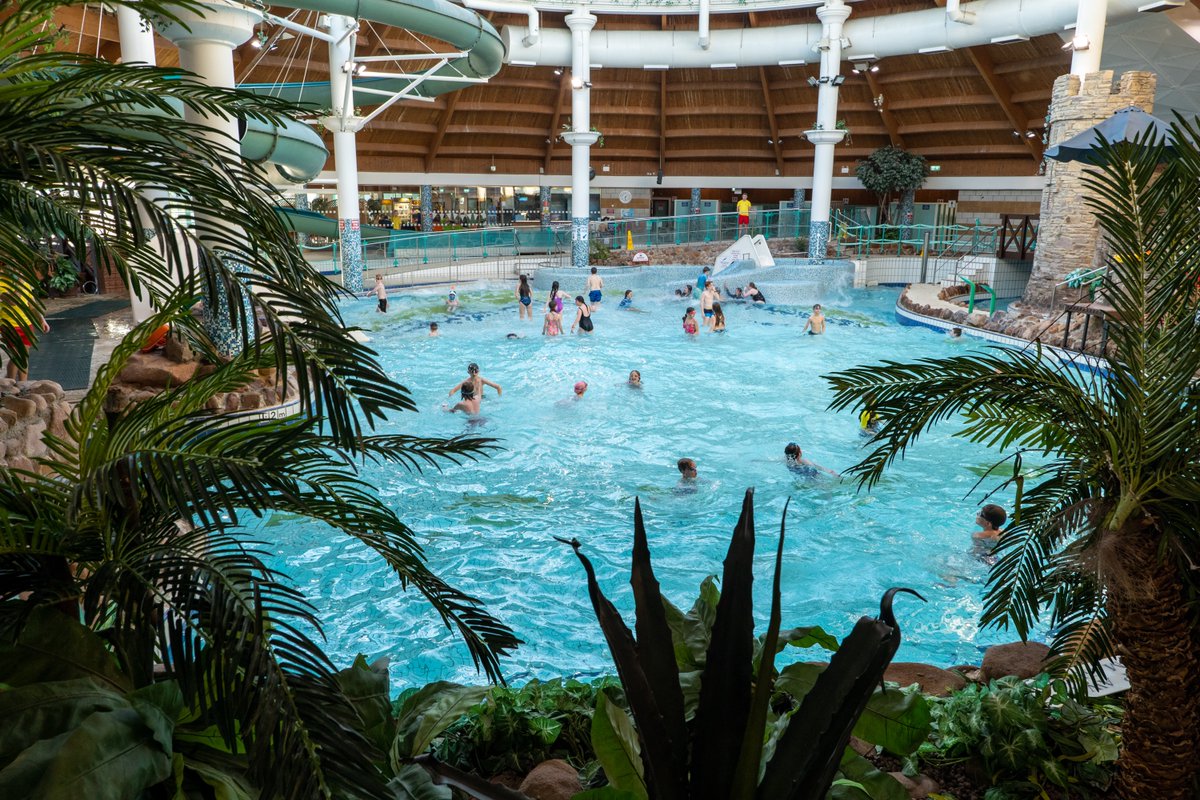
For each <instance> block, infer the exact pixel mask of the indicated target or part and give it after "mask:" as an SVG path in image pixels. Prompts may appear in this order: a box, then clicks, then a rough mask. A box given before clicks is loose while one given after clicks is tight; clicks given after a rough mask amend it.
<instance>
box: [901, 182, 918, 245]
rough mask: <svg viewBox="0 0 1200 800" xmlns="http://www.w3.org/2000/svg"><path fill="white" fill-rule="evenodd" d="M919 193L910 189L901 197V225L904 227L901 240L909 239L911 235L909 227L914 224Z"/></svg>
mask: <svg viewBox="0 0 1200 800" xmlns="http://www.w3.org/2000/svg"><path fill="white" fill-rule="evenodd" d="M916 201H917V193H916V191H915V190H913V189H909V190H908V191H906V192H904V194H902V195H900V224H901V225H902V226H903V227H902V228H901V229H900V238H901V239H908V238H909V237H910V235H911V231H910V229H909V226H911V225H912V224H913V209H914V207H915V206H916Z"/></svg>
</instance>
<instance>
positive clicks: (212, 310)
mask: <svg viewBox="0 0 1200 800" xmlns="http://www.w3.org/2000/svg"><path fill="white" fill-rule="evenodd" d="M225 264H226V266H228V268H229V270H230V271H231V272H237V273H245V272H249V271H250V270H249V268H248V267H247V266H246V265H244V264H241V263H239V262H236V261H229V260H227V261H226V262H225ZM243 285H245V284H243ZM245 291H246V294H245V295H244V296H243V300H242V319H241V322H242V324H243V325H245V326H246V328H247V329H248V330H253V329H254V326H255V324H256V322H255V319H254V308H253V307H252V306H251V305H250V295H249V292H250V288H249V286H246V289H245ZM201 292H202V296H203V298H204V328H205V330H206V331H207V332H208V336H209V338H210V339H212V343H213V347H215V348H216V349H217V353H219V354H220V355H222V356H224V357H225V358H232V357H233V356H236V355H237V354H238V353H240V352H242V332H241V331H240V330H238V329H237V328H236V327H235V326H234V324H233V319H232V318H231V317H230V314H229V297H228V295H226V294H225V293H224V292H222V293H220V294H218V295H217V296H216V297H213V296H212V295H210V294H209V293H208V282H207V281H205V282H204V286H203V287H202V289H201Z"/></svg>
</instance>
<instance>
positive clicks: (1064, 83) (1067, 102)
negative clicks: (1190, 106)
mask: <svg viewBox="0 0 1200 800" xmlns="http://www.w3.org/2000/svg"><path fill="white" fill-rule="evenodd" d="M1156 81H1157V78H1156V76H1155V75H1154V73H1151V72H1126V73H1125V74H1124V75H1122V76H1121V79H1120V81H1119V82H1118V83H1117V85H1116V86H1115V87H1114V86H1113V73H1112V71H1111V70H1104V71H1102V72H1094V73H1088V74H1087V75H1086V76H1084V79H1083V80H1082V81H1081V80H1080V77H1079V76H1078V75H1063V76H1061V77H1059V78H1058V79H1057V80H1056V81H1055V82H1054V90H1053V92H1052V93H1051V98H1050V144H1051V145H1056V144H1058V143H1060V142H1062V141H1064V140H1065V139H1069V138H1071V137H1072V136H1074V135H1075V134H1077V133H1080V132H1081V131H1083V130H1085V129H1087V128H1090V127H1091V126H1092V125H1095V124H1096V123H1098V122H1101V121H1103V120H1105V119H1107V118H1109V117H1111V116H1112V115H1113V112H1115V111H1116V110H1117V109H1119V108H1124V107H1125V106H1131V105H1133V106H1138V107H1139V108H1142V109H1143V110H1145V111H1147V112H1149V111H1150V110H1151V109H1152V108H1153V106H1154V89H1155V83H1156ZM1083 170H1084V165H1083V164H1079V163H1076V162H1066V163H1063V162H1060V161H1052V160H1050V159H1047V160H1046V188H1045V190H1044V191H1043V192H1042V204H1041V210H1040V212H1039V215H1040V218H1041V221H1040V223H1039V226H1038V244H1037V251H1036V253H1035V255H1034V262H1033V274H1032V275H1031V276H1030V278H1029V285H1028V286H1026V288H1025V297H1024V303H1025V304H1026V305H1028V306H1037V307H1043V308H1044V307H1047V306H1048V305H1049V304H1050V301H1051V297H1052V295H1053V292H1054V286H1055V284H1057V283H1060V282H1061V281H1062V280H1063V279H1064V277H1065V276H1066V275H1067V273H1069V272H1070V271H1071V270H1074V269H1079V268H1084V269H1087V268H1089V267H1092V266H1095V265H1096V262H1097V259H1098V256H1097V251H1098V248H1099V244H1100V230H1099V226H1098V224H1097V223H1096V218H1095V216H1094V215H1093V214H1092V212H1091V211H1090V210H1088V207H1087V204H1086V202H1085V191H1084V186H1083V181H1082V176H1083Z"/></svg>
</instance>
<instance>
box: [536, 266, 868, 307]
mask: <svg viewBox="0 0 1200 800" xmlns="http://www.w3.org/2000/svg"><path fill="white" fill-rule="evenodd" d="M702 269H703V267H699V266H689V265H682V264H659V265H652V266H647V267H600V268H598V274H599V275H600V277H601V278H603V279H604V290H605V293H606V294H612V293H614V292H615V293H616V294H617V296H618V297H619V296H620V294H621V293H623V292H624V291H625V290H626V289H634V290H642V291H643V292H646V293H647V294H648V296H650V297H658V296H661V297H671V296H672V295H674V293H675V290H677V289H683V288H685V287H687V286H692V287H695V285H696V280H697V279H698V278H699V277H700V273H701V270H702ZM590 272H591V268H586V269H571V268H558V269H541V270H538V271H537V273H536V275H535V276H534V280H533V284H534V288H535V289H537V290H541V291H549V289H550V285H551V284H552V283H553V282H554V281H558V282H559V284H560V285H561V286H563V287H572V286H574V287H578V286H581V285H583V284H584V283H585V282H586V281H587V276H588V274H589V273H590ZM712 280H715V281H716V282H717V285H718V286H719V287H724V288H725V289H728V291H729V292H730V293H732V292H733V291H735V290H736V289H737V287H739V286H741V287H743V288H744V287H745V286H746V284H748V283H750V282H751V281H753V282H754V285H755V286H757V287H758V288H759V291H761V292H762V293H763V296H764V297H766V298H767V302H768V303H769V304H771V305H783V306H793V305H794V306H810V305H812V304H813V303H828V302H834V301H835V300H841V299H843V298H845V296H846V292H847V291H848V290H849V289H850V288H851V287H852V286H853V284H854V265H853V264H852V263H851V262H849V261H829V262H824V263H820V264H811V263H809V262H808V261H807V259H779V260H778V261H776V263H775V266H773V267H760V266H758V263H757V262H756V261H739V262H736V263H734V264H731V265H730V266H728V267H726V268H725V269H723V270H721V271H720V272H719V273H718V274H717V275H715V276H714V277H713V278H712ZM721 294H722V298H724V297H725V292H724V291H722V293H721Z"/></svg>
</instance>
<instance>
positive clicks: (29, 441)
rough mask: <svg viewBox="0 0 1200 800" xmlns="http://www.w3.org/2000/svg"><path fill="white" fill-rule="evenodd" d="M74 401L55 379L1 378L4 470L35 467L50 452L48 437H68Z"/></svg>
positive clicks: (0, 426)
mask: <svg viewBox="0 0 1200 800" xmlns="http://www.w3.org/2000/svg"><path fill="white" fill-rule="evenodd" d="M70 415H71V404H70V403H68V402H67V401H66V400H64V399H63V390H62V387H61V386H59V385H58V384H57V383H54V382H52V381H20V382H18V381H14V380H12V379H10V378H0V469H24V470H30V471H32V470H34V469H35V468H36V465H35V463H34V459H36V458H41V457H42V456H45V455H46V454H47V449H46V442H45V436H46V434H47V433H49V434H53V435H54V436H58V437H64V436H66V429H65V427H64V425H65V424H66V421H67V418H68V417H69V416H70Z"/></svg>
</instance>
